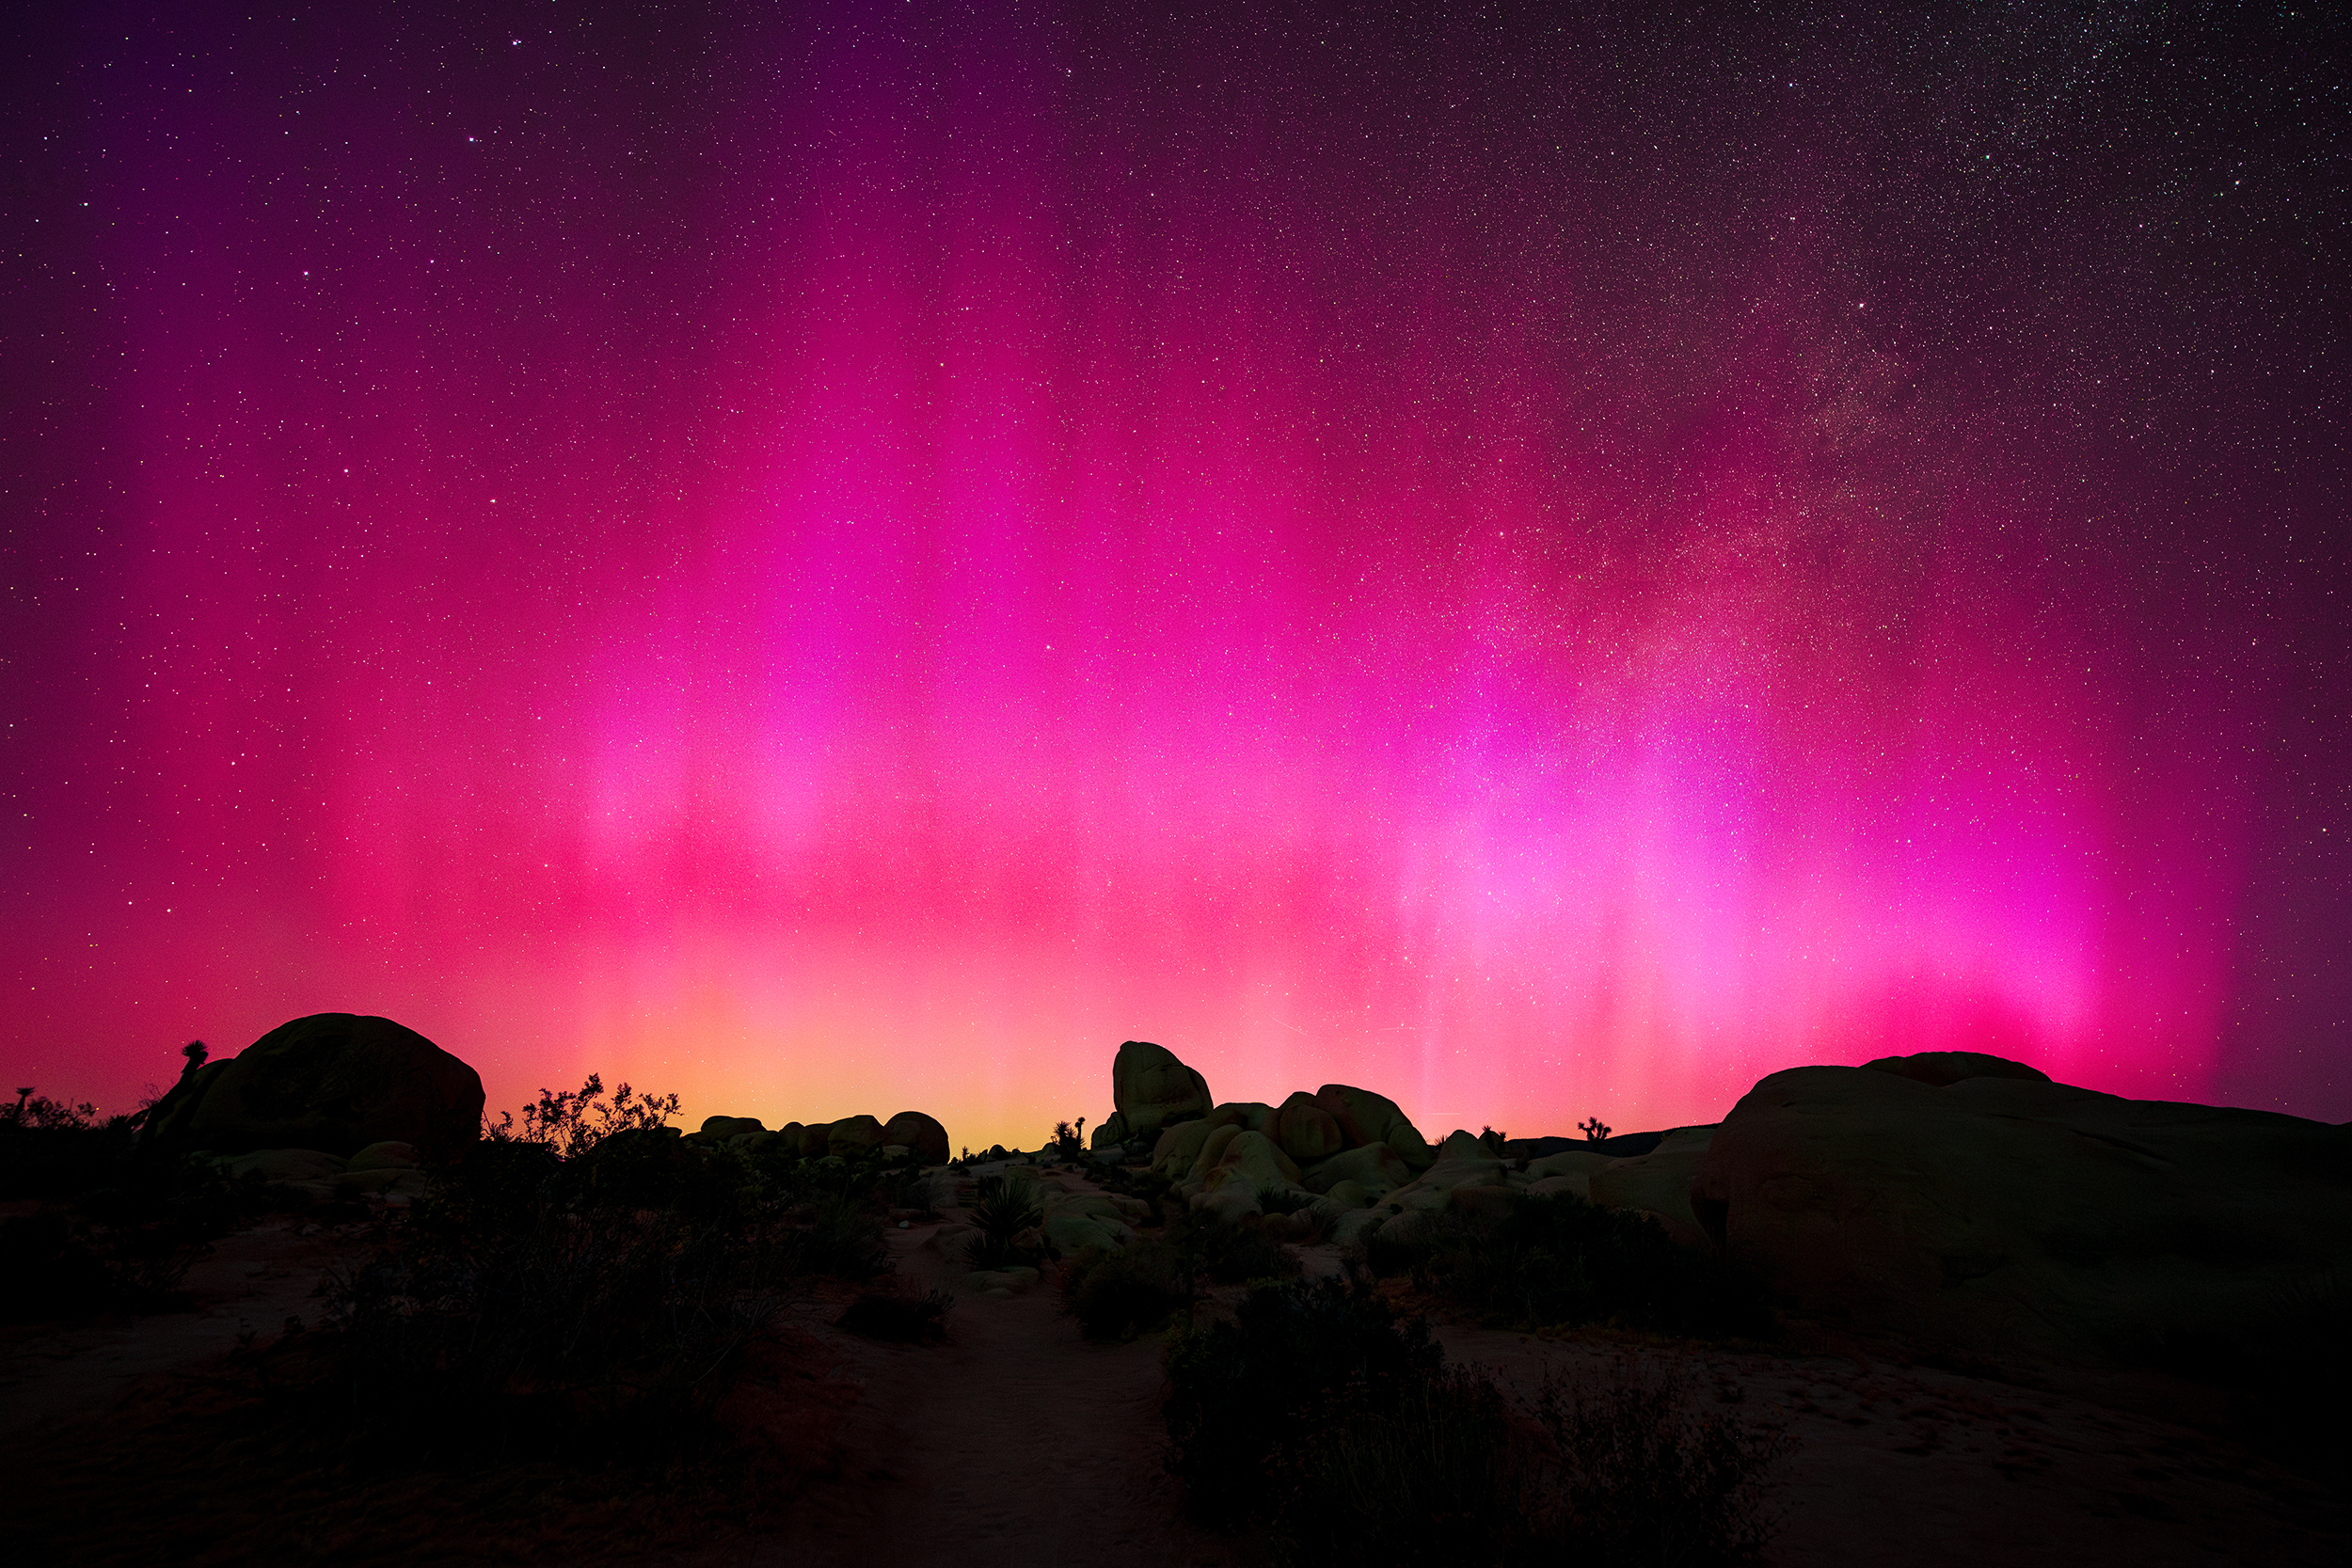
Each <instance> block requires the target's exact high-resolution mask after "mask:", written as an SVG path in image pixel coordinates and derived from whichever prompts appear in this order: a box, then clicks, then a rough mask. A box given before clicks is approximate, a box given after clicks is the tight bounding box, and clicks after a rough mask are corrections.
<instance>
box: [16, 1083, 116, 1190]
mask: <svg viewBox="0 0 2352 1568" xmlns="http://www.w3.org/2000/svg"><path fill="white" fill-rule="evenodd" d="M134 1127H135V1117H106V1118H104V1119H103V1120H101V1119H100V1118H99V1116H98V1107H97V1106H95V1105H93V1104H91V1103H90V1102H89V1101H82V1102H81V1103H79V1104H68V1103H66V1102H65V1101H56V1100H51V1099H49V1098H48V1097H46V1096H44V1095H38V1094H35V1093H34V1092H33V1091H32V1090H31V1089H30V1088H20V1089H18V1090H17V1091H16V1100H15V1101H14V1102H12V1103H10V1104H8V1105H7V1106H5V1107H0V1198H24V1197H40V1198H56V1197H68V1196H72V1195H74V1194H77V1193H80V1192H82V1191H84V1190H86V1189H87V1188H90V1187H94V1186H103V1185H106V1184H109V1183H111V1182H114V1181H116V1180H118V1179H119V1174H120V1171H121V1168H122V1167H123V1166H125V1165H127V1164H130V1162H131V1158H132V1154H133V1150H134V1144H133V1128H134Z"/></svg>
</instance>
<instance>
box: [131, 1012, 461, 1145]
mask: <svg viewBox="0 0 2352 1568" xmlns="http://www.w3.org/2000/svg"><path fill="white" fill-rule="evenodd" d="M481 1128H482V1078H481V1075H480V1074H478V1073H476V1072H475V1071H474V1069H471V1068H469V1067H468V1066H467V1065H466V1064H465V1063H463V1062H461V1061H459V1060H458V1059H457V1058H456V1057H454V1056H453V1055H451V1054H450V1053H448V1052H446V1051H443V1050H442V1049H441V1048H440V1047H439V1046H437V1045H435V1044H434V1043H433V1042H432V1041H431V1040H429V1039H426V1038H425V1037H423V1036H422V1035H420V1034H418V1033H417V1032H416V1031H415V1030H413V1029H408V1028H405V1027H403V1026H402V1025H400V1024H398V1023H395V1022H392V1021H391V1020H390V1019H389V1018H371V1017H366V1016H364V1015H361V1014H358V1013H315V1014H312V1015H311V1016H310V1017H309V1018H298V1019H295V1020H294V1021H293V1022H290V1023H281V1024H279V1025H278V1027H277V1028H275V1029H273V1030H271V1031H270V1032H269V1033H268V1034H266V1035H263V1036H262V1037H261V1038H260V1039H258V1040H256V1041H254V1042H253V1043H252V1044H251V1045H249V1046H247V1047H246V1049H245V1050H244V1051H243V1052H242V1053H239V1054H238V1055H236V1056H233V1057H231V1058H230V1059H229V1060H227V1061H225V1062H213V1063H209V1064H207V1065H206V1066H205V1067H204V1068H203V1069H201V1070H199V1071H198V1072H195V1073H192V1074H190V1075H189V1076H188V1077H187V1078H185V1079H183V1080H182V1082H181V1084H180V1085H178V1086H177V1087H176V1088H174V1089H173V1091H172V1092H171V1094H170V1095H169V1096H167V1098H166V1099H165V1100H164V1101H162V1102H160V1103H158V1104H157V1106H156V1107H155V1111H154V1113H153V1114H152V1115H151V1117H150V1118H149V1121H148V1129H147V1132H146V1135H145V1143H146V1146H147V1147H149V1148H155V1149H158V1150H164V1151H179V1150H184V1149H197V1148H203V1149H211V1150H213V1151H215V1152H216V1153H221V1154H244V1153H247V1152H250V1151H251V1150H254V1149H260V1148H311V1149H323V1150H325V1151H326V1152H327V1153H329V1154H335V1155H339V1156H348V1155H351V1154H354V1153H356V1152H358V1150H359V1149H361V1148H365V1147H367V1146H368V1145H370V1144H373V1143H381V1142H385V1141H388V1140H398V1141H400V1142H403V1143H409V1144H415V1145H418V1146H419V1147H421V1148H427V1149H433V1148H453V1147H456V1146H459V1145H463V1144H469V1143H471V1142H473V1141H474V1139H475V1138H477V1137H478V1136H480V1134H481Z"/></svg>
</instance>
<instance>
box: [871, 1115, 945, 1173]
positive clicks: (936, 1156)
mask: <svg viewBox="0 0 2352 1568" xmlns="http://www.w3.org/2000/svg"><path fill="white" fill-rule="evenodd" d="M892 1144H903V1145H904V1146H906V1147H907V1148H911V1149H913V1150H914V1152H915V1153H916V1155H918V1156H919V1157H920V1158H921V1159H922V1162H923V1163H924V1164H927V1165H944V1164H946V1163H947V1158H948V1156H949V1154H951V1153H952V1152H953V1150H952V1149H950V1148H949V1147H948V1144H947V1129H946V1126H945V1125H944V1124H942V1123H941V1122H940V1121H939V1120H938V1119H937V1118H936V1117H930V1116H926V1115H925V1114H924V1113H922V1112H921V1111H900V1112H899V1113H898V1115H897V1116H895V1117H891V1118H890V1119H889V1120H888V1121H886V1122H883V1123H882V1145H883V1147H884V1148H888V1147H889V1146H890V1145H892Z"/></svg>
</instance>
